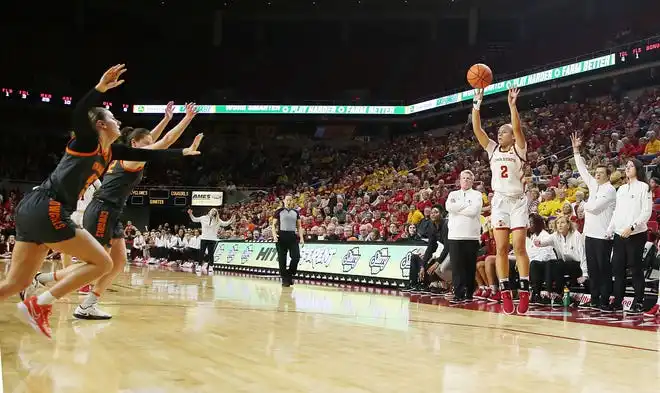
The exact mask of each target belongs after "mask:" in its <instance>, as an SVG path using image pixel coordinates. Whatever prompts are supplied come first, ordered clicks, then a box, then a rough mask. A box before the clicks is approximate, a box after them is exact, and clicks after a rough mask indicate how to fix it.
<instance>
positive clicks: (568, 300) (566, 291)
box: [562, 286, 571, 308]
mask: <svg viewBox="0 0 660 393" xmlns="http://www.w3.org/2000/svg"><path fill="white" fill-rule="evenodd" d="M562 303H563V304H564V308H568V306H570V305H571V291H570V290H569V289H568V286H565V287H564V297H563V298H562Z"/></svg>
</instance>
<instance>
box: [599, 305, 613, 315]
mask: <svg viewBox="0 0 660 393" xmlns="http://www.w3.org/2000/svg"><path fill="white" fill-rule="evenodd" d="M598 310H599V311H600V312H603V313H607V314H611V313H613V312H614V307H613V306H612V305H611V304H601V305H600V307H598Z"/></svg>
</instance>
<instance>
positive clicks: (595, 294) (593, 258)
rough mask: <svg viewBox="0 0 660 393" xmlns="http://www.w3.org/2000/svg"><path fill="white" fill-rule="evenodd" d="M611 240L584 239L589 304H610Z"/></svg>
mask: <svg viewBox="0 0 660 393" xmlns="http://www.w3.org/2000/svg"><path fill="white" fill-rule="evenodd" d="M613 243H614V242H613V241H612V240H607V239H596V238H593V237H588V236H587V237H585V239H584V248H585V252H586V254H587V270H589V292H590V293H591V304H595V305H601V306H603V305H607V304H610V295H611V294H612V263H611V261H610V258H611V256H612V245H613Z"/></svg>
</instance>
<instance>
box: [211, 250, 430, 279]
mask: <svg viewBox="0 0 660 393" xmlns="http://www.w3.org/2000/svg"><path fill="white" fill-rule="evenodd" d="M425 249H426V247H425V246H424V245H396V244H387V243H382V244H360V243H308V244H305V246H304V247H301V248H300V263H299V264H298V271H299V272H311V273H323V274H333V275H340V276H341V275H347V276H361V277H373V278H378V279H390V280H407V279H408V274H409V271H410V258H411V257H412V255H413V254H421V253H423V252H424V250H425ZM214 261H215V263H216V264H219V265H220V266H222V265H225V266H244V267H252V268H263V269H278V267H279V266H278V263H277V249H276V248H275V244H274V243H258V242H256V243H255V242H249V243H248V242H246V243H233V242H218V245H217V247H216V248H215V255H214Z"/></svg>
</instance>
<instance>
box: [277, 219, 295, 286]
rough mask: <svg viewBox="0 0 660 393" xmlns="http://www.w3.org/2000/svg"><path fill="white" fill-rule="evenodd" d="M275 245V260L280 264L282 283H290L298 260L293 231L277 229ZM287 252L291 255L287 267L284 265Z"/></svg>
mask: <svg viewBox="0 0 660 393" xmlns="http://www.w3.org/2000/svg"><path fill="white" fill-rule="evenodd" d="M275 246H276V247H277V261H278V263H279V265H280V276H281V277H282V284H289V285H290V284H292V283H293V277H294V276H295V275H296V273H297V272H298V262H300V246H299V245H298V237H297V236H296V233H295V232H293V231H279V232H278V240H277V243H276V244H275ZM287 253H288V254H289V256H290V257H291V263H290V264H289V267H288V269H287V266H286V257H287Z"/></svg>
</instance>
